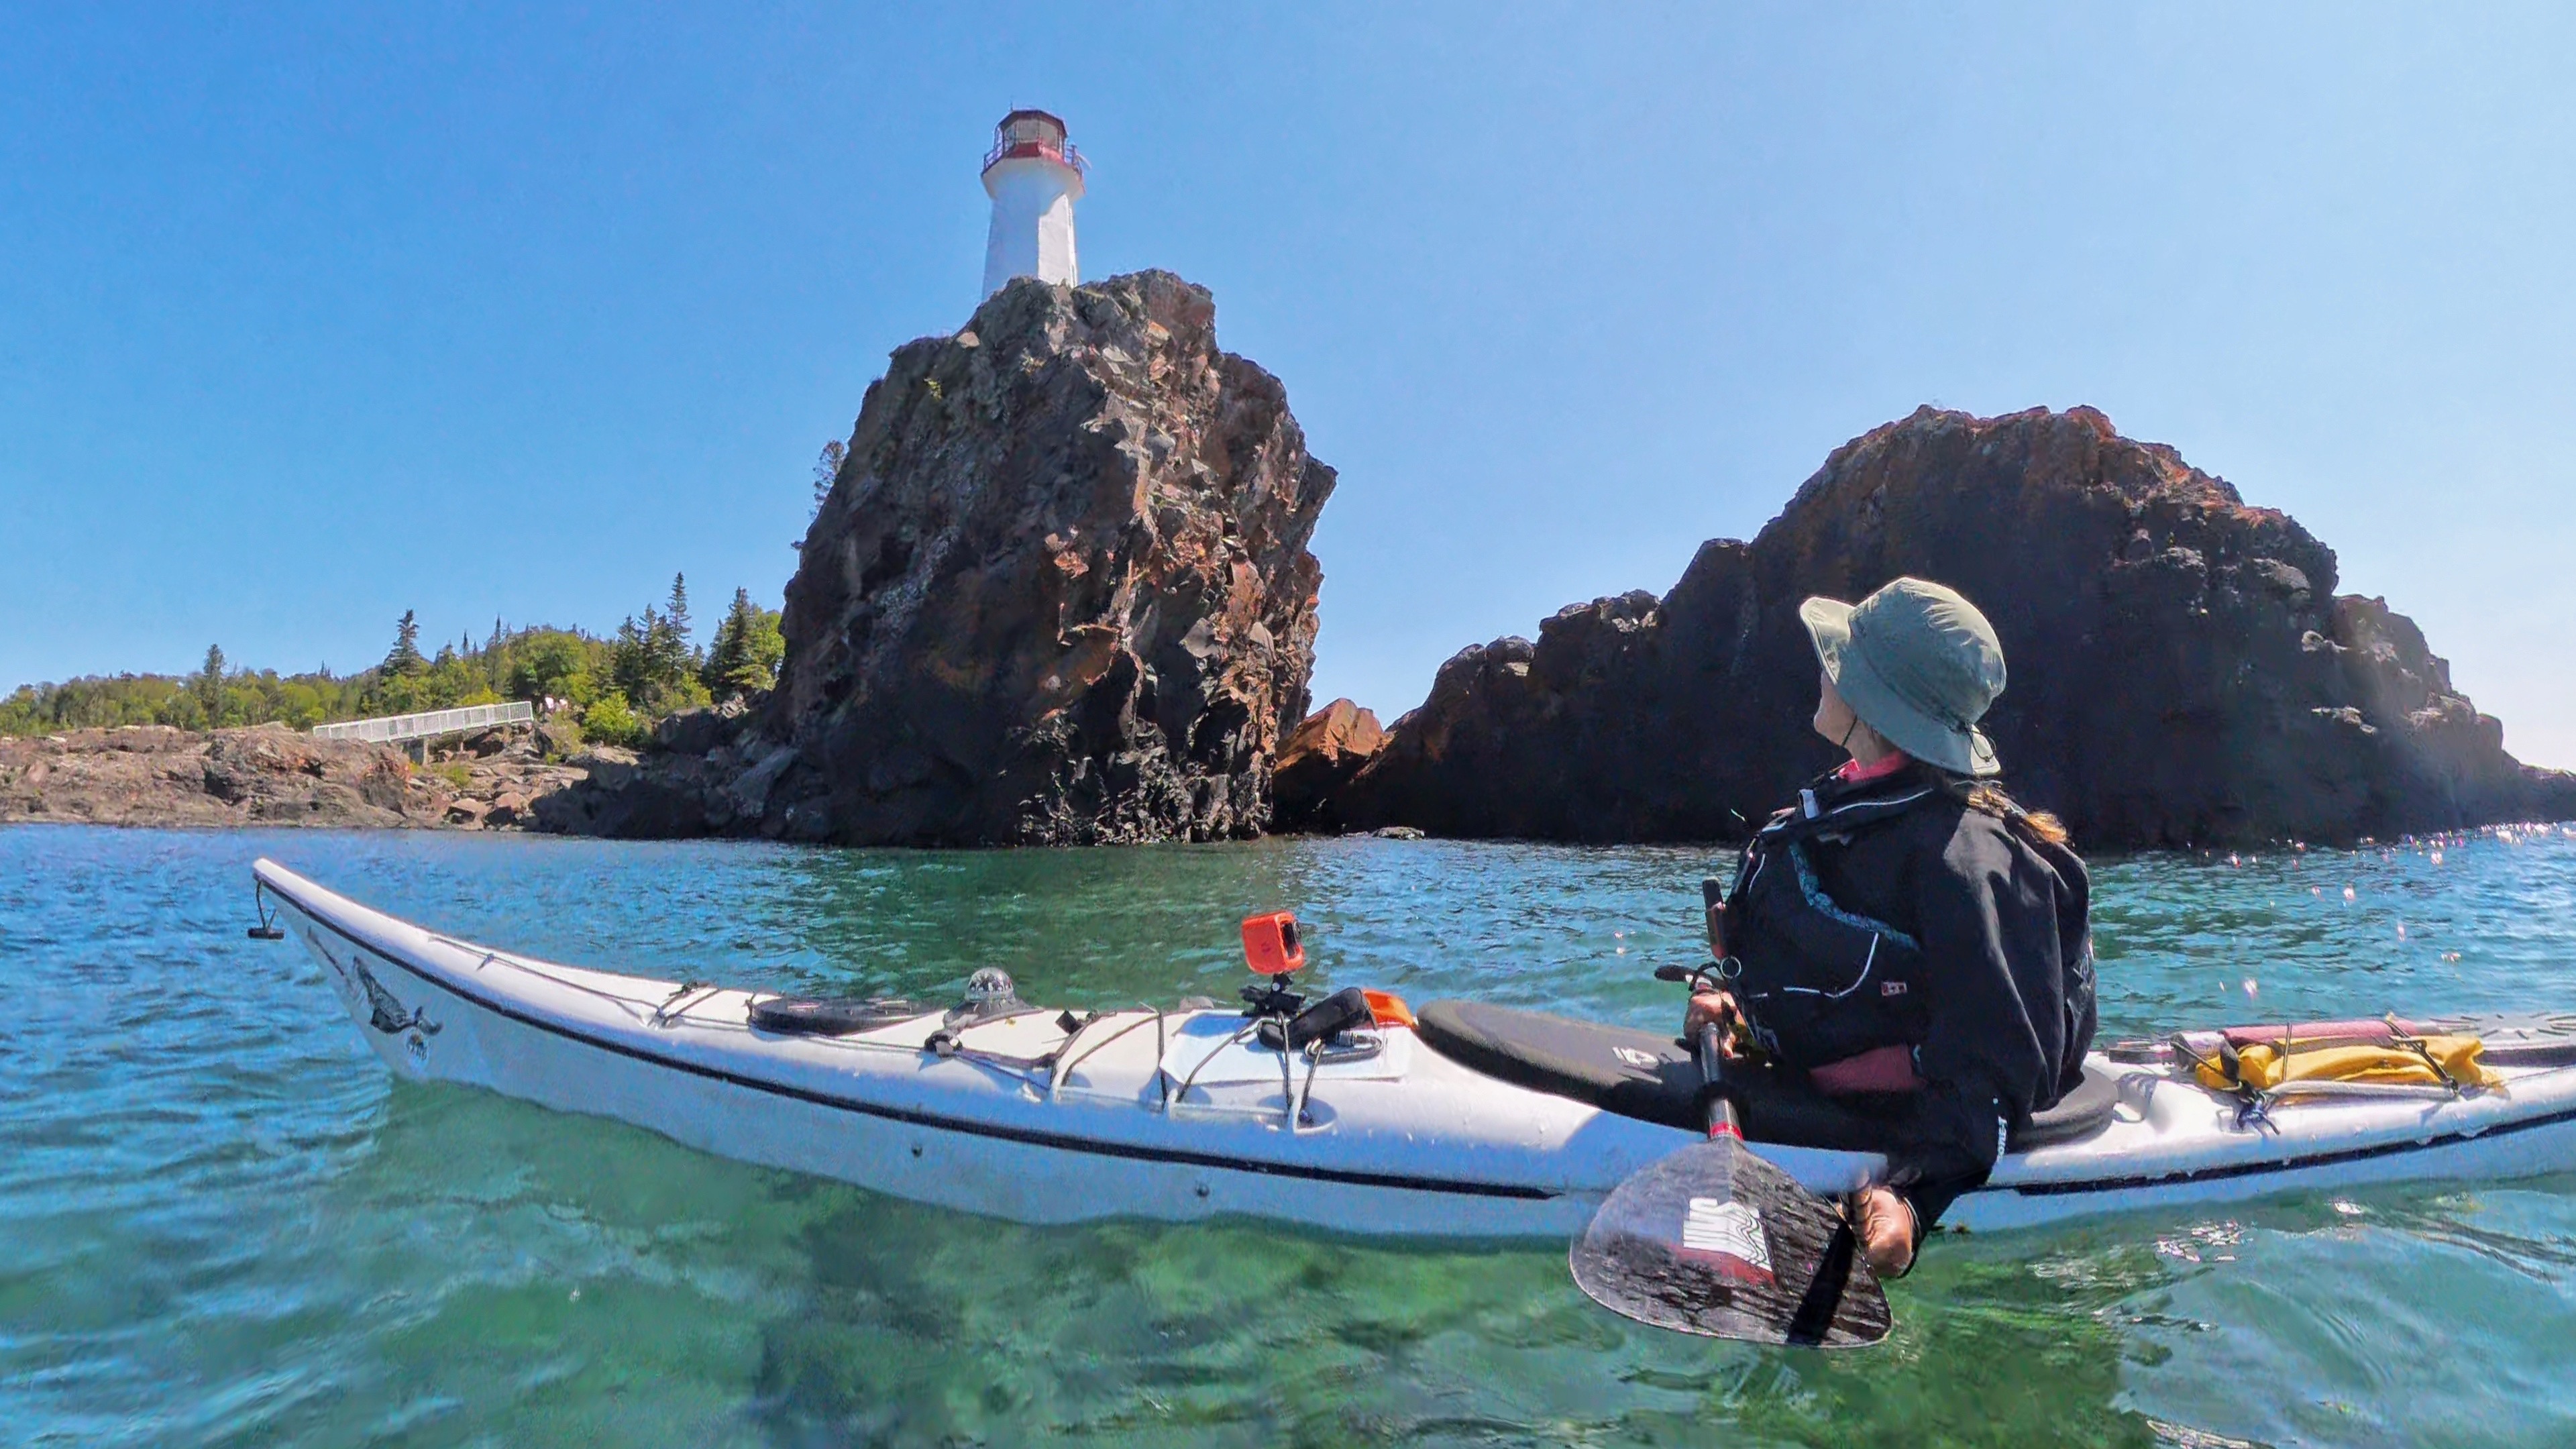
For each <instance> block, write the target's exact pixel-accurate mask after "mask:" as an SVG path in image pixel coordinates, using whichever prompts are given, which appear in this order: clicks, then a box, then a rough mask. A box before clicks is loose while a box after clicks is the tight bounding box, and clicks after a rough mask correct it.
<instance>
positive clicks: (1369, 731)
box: [1270, 699, 1386, 833]
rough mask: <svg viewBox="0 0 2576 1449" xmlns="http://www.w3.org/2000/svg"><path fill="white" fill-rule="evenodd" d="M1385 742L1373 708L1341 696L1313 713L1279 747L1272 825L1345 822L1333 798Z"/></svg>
mask: <svg viewBox="0 0 2576 1449" xmlns="http://www.w3.org/2000/svg"><path fill="white" fill-rule="evenodd" d="M1384 748H1386V731H1385V730H1384V729H1382V728H1380V727H1379V725H1378V722H1377V715H1376V713H1375V712H1374V711H1371V710H1366V709H1362V708H1360V707H1359V706H1358V705H1356V704H1353V703H1352V702H1350V701H1349V700H1347V699H1337V700H1334V701H1333V702H1332V703H1331V704H1328V705H1326V706H1324V707H1323V708H1322V709H1319V710H1317V711H1315V712H1314V713H1313V714H1312V715H1309V716H1308V717H1307V718H1306V719H1305V720H1304V721H1303V722H1302V723H1300V724H1299V725H1298V726H1297V728H1296V730H1295V731H1294V732H1292V733H1291V734H1290V735H1289V736H1288V743H1286V744H1285V745H1282V746H1280V748H1279V763H1278V767H1277V769H1276V770H1275V771H1274V772H1273V774H1272V776H1271V800H1272V808H1271V814H1270V825H1271V828H1272V829H1274V830H1282V831H1294V830H1307V831H1316V832H1322V833H1330V832H1333V831H1336V830H1339V829H1340V828H1341V826H1342V824H1343V822H1342V819H1341V816H1340V813H1339V812H1338V810H1337V809H1336V807H1335V805H1334V800H1335V798H1336V797H1337V796H1338V795H1339V794H1340V793H1341V790H1342V788H1343V787H1344V786H1346V785H1348V784H1349V783H1350V782H1351V780H1352V779H1353V778H1354V777H1355V776H1357V775H1358V774H1359V772H1360V771H1361V770H1363V769H1366V768H1367V767H1368V762H1369V761H1371V760H1373V759H1376V758H1377V753H1378V751H1380V750H1382V749H1384Z"/></svg>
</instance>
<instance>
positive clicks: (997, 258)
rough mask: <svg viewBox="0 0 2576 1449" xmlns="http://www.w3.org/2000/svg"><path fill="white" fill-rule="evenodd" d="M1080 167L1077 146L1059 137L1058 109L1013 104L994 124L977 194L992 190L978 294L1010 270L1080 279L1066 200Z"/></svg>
mask: <svg viewBox="0 0 2576 1449" xmlns="http://www.w3.org/2000/svg"><path fill="white" fill-rule="evenodd" d="M1082 172H1083V162H1082V153H1081V152H1080V151H1077V150H1075V149H1074V148H1073V143H1072V142H1070V141H1067V140H1066V139H1065V138H1064V121H1063V120H1062V119H1061V118H1059V117H1056V116H1051V115H1049V114H1047V113H1046V112H1044V111H1013V112H1011V113H1010V114H1009V115H1007V116H1004V117H1003V118H1002V124H1000V125H998V126H995V127H994V128H993V149H992V151H991V152H990V153H988V154H987V155H986V156H985V157H984V194H985V195H987V196H990V197H991V198H993V230H992V231H991V233H989V234H988V235H987V236H986V238H985V241H984V295H985V296H987V297H989V296H991V295H993V294H994V293H995V292H998V291H1000V290H1002V284H1003V283H1005V282H1008V281H1009V280H1010V279H1011V278H1013V277H1035V278H1037V279H1038V280H1039V281H1041V282H1064V283H1068V284H1070V283H1075V282H1079V281H1081V280H1082V276H1081V273H1080V271H1079V270H1078V269H1077V268H1076V267H1075V265H1074V260H1073V204H1074V203H1075V202H1077V201H1080V200H1081V199H1082Z"/></svg>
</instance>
